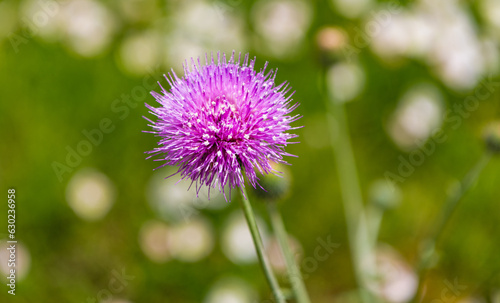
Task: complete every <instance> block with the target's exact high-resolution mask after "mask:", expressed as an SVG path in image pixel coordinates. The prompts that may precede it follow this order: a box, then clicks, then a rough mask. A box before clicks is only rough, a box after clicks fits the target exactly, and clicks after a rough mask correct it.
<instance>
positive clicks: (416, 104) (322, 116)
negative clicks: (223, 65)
mask: <svg viewBox="0 0 500 303" xmlns="http://www.w3.org/2000/svg"><path fill="white" fill-rule="evenodd" d="M499 20H500V3H499V2H498V1H495V0H477V1H458V0H456V1H454V0H441V1H432V0H421V1H401V2H399V1H393V2H388V1H375V0H352V1H347V0H332V1H311V2H307V1H298V0H271V1H264V0H262V1H238V0H232V1H222V0H220V1H219V0H216V1H215V0H214V1H212V0H204V1H201V0H199V1H191V0H189V1H180V0H179V1H175V0H168V1H167V0H162V1H160V0H124V1H98V0H65V1H53V0H22V1H9V0H7V1H1V2H0V42H1V43H0V70H1V73H0V83H1V84H0V100H1V101H0V113H1V119H0V138H2V144H1V145H0V165H1V166H0V167H1V171H0V182H1V184H2V186H1V188H2V190H3V191H4V192H5V195H6V192H7V189H8V188H15V189H16V202H17V213H16V215H17V216H16V219H17V229H16V237H17V240H18V241H19V245H18V255H17V259H18V280H17V288H16V296H15V297H14V296H11V295H8V294H7V290H8V287H7V286H5V284H6V283H2V284H3V286H2V287H0V288H1V291H0V302H115V303H118V302H208V303H212V302H217V303H233V302H234V303H236V302H242V303H246V302H271V301H269V299H270V297H271V296H270V291H269V289H268V286H267V285H266V283H265V279H264V276H263V274H262V273H261V271H260V268H259V266H258V264H257V263H256V259H255V256H254V254H253V246H252V244H251V242H249V241H248V240H249V239H248V235H247V234H246V229H245V225H244V221H242V218H241V217H240V209H239V206H238V205H237V204H238V202H237V200H238V199H239V198H240V197H239V195H237V194H233V201H232V202H231V203H226V202H225V201H223V199H222V198H221V197H220V196H216V197H214V198H213V199H211V200H210V202H206V199H204V198H203V197H204V195H203V194H202V198H201V199H199V200H196V199H194V196H193V195H194V191H193V190H191V191H189V192H187V191H185V187H186V184H184V183H180V184H178V185H175V183H176V181H177V180H178V177H177V176H175V177H173V178H170V179H167V180H163V178H164V177H166V176H168V175H169V174H171V173H173V172H174V170H173V168H167V169H162V170H159V171H156V172H154V171H153V169H154V168H155V167H156V166H157V163H154V162H153V161H151V160H148V161H146V160H145V154H144V152H145V151H147V150H151V149H152V148H154V147H155V145H156V138H154V136H153V135H151V134H146V133H143V132H142V131H143V130H147V128H148V127H147V122H146V120H144V119H143V118H142V116H148V117H150V118H151V115H149V114H148V112H147V110H146V108H145V106H144V103H145V102H147V103H149V104H151V105H154V106H156V104H155V101H154V98H153V97H151V96H150V95H149V94H146V92H149V91H150V90H157V91H159V88H158V86H157V84H155V83H154V82H155V81H160V82H161V83H162V84H163V85H164V86H166V87H167V83H166V81H165V80H164V79H163V78H162V74H164V73H167V72H168V71H170V68H174V70H176V71H177V72H178V73H179V74H182V68H181V65H182V62H183V60H185V59H188V58H190V57H197V56H204V54H205V53H206V52H208V53H210V52H217V51H219V50H220V51H224V52H229V53H230V52H231V51H232V50H235V51H236V52H243V53H246V52H249V53H250V56H251V57H253V56H256V57H257V64H256V66H257V68H261V67H262V66H263V65H264V63H265V62H266V61H269V62H270V67H271V68H278V74H277V78H276V79H277V82H278V83H280V82H283V81H288V82H290V84H291V85H292V87H293V89H294V90H295V91H296V93H295V95H294V101H295V102H299V103H300V104H301V105H300V107H299V108H298V109H297V110H296V113H299V114H301V115H303V118H302V119H300V120H299V121H298V122H296V123H295V125H296V126H298V125H304V128H301V129H299V130H297V131H296V133H297V134H299V141H300V142H301V143H300V144H294V145H290V146H289V147H288V148H287V151H288V152H290V153H292V154H295V155H298V156H299V157H298V158H290V159H288V161H289V162H290V163H291V164H292V165H291V166H290V167H289V172H288V174H289V176H290V178H291V180H292V181H291V182H292V186H291V188H290V194H289V195H288V196H287V197H286V198H285V199H284V200H283V201H281V202H280V203H281V204H280V208H281V210H282V214H283V217H284V220H285V224H286V226H287V229H288V231H289V233H290V234H291V236H292V237H293V238H294V242H293V243H295V244H294V246H295V247H296V249H297V253H298V256H299V257H298V258H299V262H301V263H300V264H301V269H302V271H303V272H304V273H305V282H306V285H307V288H308V290H309V292H310V294H311V298H312V301H313V302H348V300H350V299H349V298H352V295H353V291H355V289H356V288H357V286H356V281H355V278H354V275H353V269H352V262H351V254H350V251H349V242H348V239H347V231H346V222H345V219H344V216H343V214H344V211H343V206H342V203H341V195H340V188H339V179H338V176H337V172H336V164H335V161H334V156H333V155H334V154H333V148H334V147H332V144H331V136H332V134H333V136H335V133H336V130H335V129H332V127H331V124H329V123H328V118H327V117H328V114H327V112H328V110H329V109H330V107H331V106H330V102H331V101H330V99H333V100H336V101H334V102H345V103H346V104H345V107H346V111H347V115H348V121H349V127H350V134H351V140H352V144H353V148H354V153H355V157H356V160H357V168H358V173H359V176H360V183H361V185H362V188H363V197H364V198H365V200H367V201H369V200H373V199H374V198H377V197H372V196H371V194H370V187H371V185H372V184H373V182H375V181H376V180H380V179H382V180H385V176H386V173H387V172H392V173H394V174H398V169H399V166H400V165H401V158H400V157H403V158H404V159H409V157H410V155H412V151H419V150H421V149H420V148H421V147H420V146H421V144H423V143H425V142H426V140H428V141H427V142H431V143H432V142H434V143H435V151H433V152H431V153H430V154H429V155H428V156H425V159H424V161H422V163H421V164H419V165H416V166H415V169H414V172H413V173H411V174H410V175H409V176H408V177H405V178H404V182H401V183H399V184H398V185H399V187H400V191H401V201H400V203H399V205H398V206H397V207H394V208H393V209H391V210H388V211H387V212H386V213H385V216H384V218H383V221H382V225H381V230H380V236H379V240H380V242H381V243H384V246H383V247H384V248H383V249H382V250H381V254H382V255H383V256H385V259H384V258H382V259H383V260H385V261H383V262H385V263H384V266H382V268H383V269H382V272H383V275H386V276H387V277H386V278H387V279H388V281H389V282H387V285H386V286H385V288H384V289H382V290H380V291H381V292H382V294H383V297H384V298H386V300H387V301H389V302H405V301H407V299H408V298H409V297H411V295H412V293H413V292H414V288H415V283H416V281H415V275H414V274H413V270H412V268H413V267H414V266H415V264H416V258H417V253H418V251H419V245H420V244H419V243H420V242H421V241H422V239H424V237H425V236H426V235H427V233H428V231H429V229H430V226H431V224H432V223H433V220H434V218H436V217H437V215H438V214H439V212H440V210H441V209H442V206H443V204H444V201H445V199H446V196H447V193H448V192H449V190H450V188H452V187H453V186H454V185H456V182H457V181H458V180H460V179H461V178H462V177H463V176H464V175H465V174H466V172H467V171H468V170H469V169H470V168H471V167H472V166H473V165H474V164H475V163H476V162H477V161H478V159H479V158H480V157H481V155H482V154H483V153H484V150H485V145H484V143H483V139H482V138H483V129H484V127H485V126H487V125H488V124H489V123H490V122H491V121H494V120H496V119H498V118H499V114H500V103H499V100H500V90H499V89H498V88H499V87H500V83H499V82H500V79H499V77H498V68H499V48H498V46H499V45H498V44H499V42H500V22H499ZM325 88H326V89H325ZM324 90H325V91H324ZM470 96H477V103H469V104H468V105H467V106H469V109H467V108H466V107H464V102H465V100H469V101H470V100H472V99H467V98H468V97H470ZM474 102H475V101H474ZM471 104H472V105H471ZM464 108H465V109H464ZM97 129H100V130H99V131H97ZM437 129H441V130H442V134H444V136H446V139H445V140H442V141H443V142H442V143H436V142H435V140H434V139H433V136H432V134H433V131H435V130H437ZM103 130H105V131H106V132H103ZM86 133H87V134H88V133H90V134H91V135H90V136H91V138H93V140H94V141H93V142H92V140H90V139H89V138H88V137H87V136H86V135H85V134H86ZM92 136H93V137H92ZM429 138H430V139H429ZM441 138H442V137H441ZM77 154H78V155H77ZM499 169H500V161H499V160H498V158H494V159H493V160H492V161H491V162H490V163H489V164H488V166H487V167H486V168H485V169H484V171H483V173H482V174H481V176H480V178H479V180H478V182H477V183H476V184H474V186H473V187H472V189H471V191H470V192H469V193H468V194H467V195H466V196H465V197H464V199H463V201H462V202H461V205H460V207H459V208H458V210H457V211H456V213H455V214H454V216H453V217H452V220H451V221H450V222H449V225H448V226H447V228H446V230H445V232H444V235H443V237H442V239H441V241H440V243H439V247H438V250H439V255H440V262H439V263H438V264H437V265H436V267H435V268H434V269H432V270H431V271H430V273H429V275H428V276H427V278H426V281H427V289H426V296H425V299H424V302H435V301H433V300H437V301H436V302H458V301H459V300H468V301H463V302H500V299H499V297H500V276H499V274H498V273H499V270H500V258H499V257H498V256H499V253H498V252H499V251H500V238H499V236H498V235H499V233H500V227H499V225H498V222H499V219H500V204H499V203H498V202H499V196H500V187H499V186H498V184H499V181H500V172H499ZM385 184H388V183H387V182H385ZM4 197H5V200H4V201H3V202H2V203H0V214H1V215H0V217H1V218H3V219H2V220H0V239H2V248H3V249H2V250H3V251H2V252H0V261H1V262H2V264H1V265H0V270H1V272H2V276H6V275H7V273H6V270H7V269H8V268H7V267H6V260H7V259H6V258H7V254H6V250H5V239H7V235H8V234H7V222H6V221H7V219H6V217H7V198H6V196H4ZM252 202H253V204H254V205H255V207H256V209H257V210H256V211H257V213H258V214H259V216H260V218H261V221H262V222H261V224H262V225H261V227H262V228H263V229H266V230H268V231H269V230H270V227H269V223H268V217H267V215H266V213H265V211H264V210H265V207H264V206H263V204H262V203H260V202H259V199H258V198H257V197H253V200H252ZM267 234H268V235H269V234H270V232H267ZM266 238H267V243H268V244H269V245H268V246H269V247H272V243H273V239H272V237H271V236H267V237H266ZM318 239H324V240H325V239H331V241H332V242H335V243H337V244H339V245H340V246H338V247H337V248H335V249H334V251H333V252H332V253H330V254H328V258H327V259H326V260H324V261H323V260H321V261H319V260H318V259H317V258H315V255H314V254H315V249H316V248H317V247H318V245H319V244H318ZM389 245H390V246H389ZM270 255H271V256H272V257H271V259H272V260H273V264H274V265H275V267H276V268H277V271H278V272H282V271H280V262H279V261H280V258H279V256H276V249H274V251H273V249H271V248H270ZM304 260H308V261H306V262H304ZM311 260H312V261H311ZM280 279H281V280H282V281H283V284H284V285H286V279H285V278H284V276H283V275H282V274H280ZM5 281H6V279H5V280H2V282H5ZM447 281H448V282H451V283H452V284H453V281H455V283H456V282H457V281H458V283H459V284H460V285H464V286H465V287H462V288H460V291H459V293H455V292H453V293H451V292H448V295H449V296H454V298H453V299H449V298H451V297H448V299H447V300H448V301H446V300H444V299H443V298H442V293H443V291H444V290H445V289H446V288H447V287H448V286H447V285H449V283H448V284H447ZM398 283H399V284H398ZM495 298H496V299H495ZM266 300H268V301H266ZM353 300H355V299H353ZM450 300H451V301H450ZM494 300H497V301H494Z"/></svg>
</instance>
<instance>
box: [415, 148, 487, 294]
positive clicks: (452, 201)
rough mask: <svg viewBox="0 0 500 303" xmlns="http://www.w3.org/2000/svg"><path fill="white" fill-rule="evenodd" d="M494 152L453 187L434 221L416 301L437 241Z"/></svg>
mask: <svg viewBox="0 0 500 303" xmlns="http://www.w3.org/2000/svg"><path fill="white" fill-rule="evenodd" d="M491 157H492V154H491V153H490V152H485V153H484V155H483V156H482V157H481V159H479V161H478V162H477V163H476V165H474V167H473V168H472V169H471V170H470V171H469V172H468V173H467V174H466V175H465V177H464V178H463V179H462V181H461V182H460V184H458V186H457V187H455V188H454V189H453V191H452V192H451V194H450V195H449V196H448V199H447V200H446V202H445V204H444V207H443V209H442V211H441V214H440V215H439V217H438V218H437V220H436V221H435V223H434V226H433V228H432V230H431V232H430V233H429V236H428V237H427V238H426V239H425V240H424V242H423V245H422V247H423V249H422V252H421V254H420V257H419V261H418V263H417V271H418V273H419V280H420V281H419V286H418V291H417V294H416V296H415V299H414V302H416V300H417V297H418V296H419V294H420V292H421V290H422V289H423V282H424V280H425V275H426V273H427V270H428V268H429V262H430V261H431V260H432V258H433V256H434V254H435V248H436V243H437V242H438V240H439V237H440V236H441V235H442V233H443V230H444V229H445V227H446V224H447V223H448V222H449V221H450V218H451V216H452V215H453V213H454V212H455V210H456V209H457V205H458V203H459V202H460V200H461V199H462V197H463V196H464V195H465V193H466V192H467V191H468V190H469V189H470V188H471V186H472V185H473V184H474V182H476V180H477V179H478V177H479V175H480V174H481V171H482V170H483V169H484V167H485V166H486V164H488V162H489V161H490V160H491Z"/></svg>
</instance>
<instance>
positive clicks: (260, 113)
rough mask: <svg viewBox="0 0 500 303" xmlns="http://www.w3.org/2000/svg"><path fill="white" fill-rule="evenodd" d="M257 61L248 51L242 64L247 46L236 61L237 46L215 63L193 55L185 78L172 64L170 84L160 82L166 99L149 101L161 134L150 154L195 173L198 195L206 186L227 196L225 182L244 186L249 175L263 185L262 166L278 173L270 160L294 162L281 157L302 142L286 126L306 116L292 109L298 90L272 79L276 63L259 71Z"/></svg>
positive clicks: (254, 182)
mask: <svg viewBox="0 0 500 303" xmlns="http://www.w3.org/2000/svg"><path fill="white" fill-rule="evenodd" d="M255 60H256V59H255V58H254V59H252V60H249V55H248V54H246V55H245V56H244V58H243V62H242V63H241V64H240V62H241V53H240V54H239V56H238V59H237V62H235V52H233V53H232V55H231V57H230V58H229V61H227V60H226V55H225V54H222V56H221V53H217V63H215V58H214V56H213V55H211V56H210V58H209V57H208V55H205V65H202V64H201V62H200V58H198V59H197V60H195V59H193V58H191V67H190V65H189V64H188V61H187V60H186V62H185V64H184V76H183V77H182V78H179V77H178V76H177V75H176V73H175V72H174V71H173V70H172V71H171V72H170V73H168V75H165V78H166V80H167V82H168V84H169V85H170V91H166V90H165V89H164V88H163V87H162V86H161V85H160V88H161V91H162V94H159V93H157V92H151V95H152V96H153V97H154V98H155V99H156V101H157V102H158V103H159V104H160V105H161V106H160V107H157V108H155V107H152V106H150V105H148V104H146V107H147V108H148V109H149V112H150V113H152V114H153V115H155V116H156V117H157V121H156V122H153V121H152V120H150V119H148V118H146V120H147V121H148V122H149V124H148V126H150V127H151V128H152V131H148V132H150V133H154V134H155V136H158V137H160V138H161V139H160V141H159V142H158V147H157V148H155V149H153V150H152V151H149V152H147V153H148V154H149V157H148V158H150V157H153V156H159V158H158V159H155V160H156V161H165V163H164V164H163V165H162V166H161V167H163V166H165V165H175V166H178V167H179V168H178V171H177V173H180V175H181V179H186V178H189V179H191V180H192V182H194V183H195V187H196V192H197V194H198V193H199V191H200V189H201V187H202V186H208V187H209V189H210V188H218V189H219V191H220V192H222V193H223V194H224V197H226V193H225V187H226V185H228V188H229V191H231V189H232V188H236V187H240V188H241V187H244V176H246V178H247V179H248V181H249V183H250V184H251V185H252V186H253V187H256V185H259V186H260V184H258V180H259V178H258V176H257V174H256V171H258V172H259V173H260V174H269V173H273V174H275V171H274V170H273V168H272V167H271V165H270V162H279V163H284V164H288V163H287V162H286V161H285V160H283V157H284V156H294V155H291V154H289V153H287V152H285V151H284V149H285V147H286V146H287V145H288V144H291V143H297V142H289V141H288V140H290V139H293V138H296V137H297V135H295V134H290V133H287V131H289V130H293V129H296V128H298V127H291V126H290V123H292V122H295V121H297V120H298V119H300V118H301V116H300V115H295V116H290V115H289V114H290V113H291V112H292V111H293V110H295V109H296V108H297V106H298V104H292V101H293V99H292V96H293V94H294V92H292V93H291V94H289V95H288V96H286V95H287V94H288V93H289V92H290V91H291V87H290V85H289V83H287V82H283V83H281V84H279V85H275V84H274V81H275V79H276V70H269V71H267V72H266V68H267V66H268V63H267V62H266V63H265V64H264V67H263V68H262V69H261V70H260V71H259V72H256V71H254V66H255ZM177 173H176V174H177ZM230 197H231V196H230V193H229V198H230ZM226 199H227V197H226Z"/></svg>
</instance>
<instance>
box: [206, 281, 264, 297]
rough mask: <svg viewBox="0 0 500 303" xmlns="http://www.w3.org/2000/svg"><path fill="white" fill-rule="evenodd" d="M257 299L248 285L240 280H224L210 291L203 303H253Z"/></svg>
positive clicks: (218, 282)
mask: <svg viewBox="0 0 500 303" xmlns="http://www.w3.org/2000/svg"><path fill="white" fill-rule="evenodd" d="M256 298H257V295H256V292H255V290H254V289H252V287H250V285H248V283H246V282H245V281H243V280H241V279H238V278H232V277H228V278H222V279H220V280H218V281H217V282H216V283H215V284H214V285H213V286H212V287H211V289H210V291H209V292H208V294H207V296H206V297H205V299H204V300H203V303H251V302H255V300H256Z"/></svg>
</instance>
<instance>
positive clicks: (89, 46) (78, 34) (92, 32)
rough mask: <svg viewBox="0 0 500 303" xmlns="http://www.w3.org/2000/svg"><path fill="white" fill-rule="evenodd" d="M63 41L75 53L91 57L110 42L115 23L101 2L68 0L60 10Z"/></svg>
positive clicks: (112, 16)
mask: <svg viewBox="0 0 500 303" xmlns="http://www.w3.org/2000/svg"><path fill="white" fill-rule="evenodd" d="M61 18H62V23H63V28H64V31H65V39H64V40H65V41H66V43H67V44H68V46H69V47H70V48H71V49H73V50H74V51H75V52H76V53H77V54H79V55H82V56H84V57H92V56H95V55H98V54H100V53H101V52H102V51H103V50H104V49H105V48H106V47H107V46H108V45H109V44H110V42H111V38H112V36H113V34H114V32H115V30H116V27H117V23H116V19H115V17H114V15H113V14H112V13H111V11H110V10H109V9H107V8H106V7H105V6H104V5H102V4H101V2H97V1H94V0H68V2H67V3H65V5H64V6H63V9H62V11H61Z"/></svg>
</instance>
